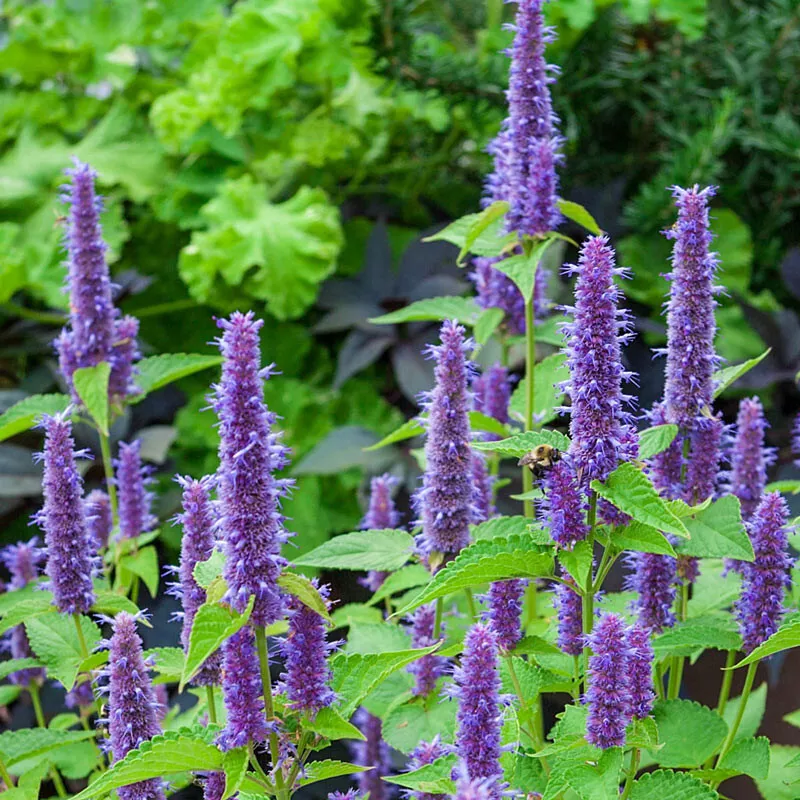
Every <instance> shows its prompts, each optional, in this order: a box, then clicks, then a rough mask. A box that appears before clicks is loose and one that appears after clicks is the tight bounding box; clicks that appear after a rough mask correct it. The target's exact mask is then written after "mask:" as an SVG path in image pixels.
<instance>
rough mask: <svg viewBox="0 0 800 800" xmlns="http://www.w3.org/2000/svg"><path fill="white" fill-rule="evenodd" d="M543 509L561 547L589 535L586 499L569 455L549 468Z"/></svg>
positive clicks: (552, 535)
mask: <svg viewBox="0 0 800 800" xmlns="http://www.w3.org/2000/svg"><path fill="white" fill-rule="evenodd" d="M540 510H541V517H542V521H543V522H544V524H545V526H546V527H547V528H548V529H549V530H550V536H551V537H552V538H553V541H554V542H555V543H556V544H557V545H558V546H559V547H564V548H567V549H570V548H572V547H573V546H574V545H575V544H576V542H581V541H583V540H584V539H585V538H586V537H587V536H588V535H589V525H588V524H587V522H586V501H585V499H584V497H583V496H582V495H581V492H580V490H579V488H578V482H577V478H576V476H575V470H574V468H573V466H572V462H571V459H569V458H568V457H565V458H562V459H561V460H560V461H556V462H555V463H554V464H553V466H552V467H551V468H550V469H549V470H548V471H547V476H546V477H545V496H544V500H543V501H542V503H541V506H540Z"/></svg>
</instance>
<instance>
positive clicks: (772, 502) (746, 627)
mask: <svg viewBox="0 0 800 800" xmlns="http://www.w3.org/2000/svg"><path fill="white" fill-rule="evenodd" d="M788 519H789V507H788V506H787V505H786V501H785V500H784V499H783V498H782V497H781V495H780V494H778V492H771V493H770V494H765V495H764V498H763V499H762V501H761V502H760V503H759V505H758V508H756V510H755V512H754V513H753V516H752V517H751V518H750V521H749V522H748V523H747V529H748V533H749V534H750V541H751V542H752V543H753V551H754V552H755V556H756V557H755V561H753V562H752V563H745V564H744V565H743V569H742V593H741V596H740V597H739V600H738V601H737V603H736V615H737V617H738V618H739V629H740V630H741V633H742V639H743V640H744V647H743V649H744V652H745V653H750V652H751V651H752V650H754V649H755V648H756V647H758V646H759V645H760V644H762V643H763V642H765V641H766V640H767V639H769V637H770V636H772V634H773V633H775V631H777V630H778V627H779V626H780V622H781V619H782V618H783V614H784V607H783V599H784V595H785V594H786V590H787V588H788V587H790V586H791V579H790V578H789V569H790V568H791V566H792V559H791V558H790V557H789V554H788V551H787V549H788V538H787V530H786V527H787V521H788Z"/></svg>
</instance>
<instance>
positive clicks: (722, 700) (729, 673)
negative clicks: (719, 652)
mask: <svg viewBox="0 0 800 800" xmlns="http://www.w3.org/2000/svg"><path fill="white" fill-rule="evenodd" d="M734 661H736V651H735V650H728V657H727V658H726V659H725V671H724V672H723V674H722V686H720V687H719V700H717V714H719V715H720V716H722V715H723V714H724V713H725V707H726V706H727V705H728V698H729V697H730V694H731V684H732V683H733V670H732V669H731V667H733V662H734Z"/></svg>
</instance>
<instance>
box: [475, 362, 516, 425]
mask: <svg viewBox="0 0 800 800" xmlns="http://www.w3.org/2000/svg"><path fill="white" fill-rule="evenodd" d="M510 400H511V382H510V380H509V376H508V370H507V369H506V368H505V367H504V366H503V365H502V364H497V363H495V364H492V366H490V367H487V368H486V369H485V370H484V371H483V372H482V373H481V374H480V375H478V377H477V378H475V380H473V381H472V407H473V408H474V409H475V411H480V412H481V413H482V414H486V416H487V417H492V419H496V420H497V421H498V422H501V423H502V424H503V425H505V424H506V423H507V422H508V404H509V402H510ZM483 438H484V439H485V440H486V441H495V440H497V439H499V438H500V436H498V435H497V434H495V433H484V434H483Z"/></svg>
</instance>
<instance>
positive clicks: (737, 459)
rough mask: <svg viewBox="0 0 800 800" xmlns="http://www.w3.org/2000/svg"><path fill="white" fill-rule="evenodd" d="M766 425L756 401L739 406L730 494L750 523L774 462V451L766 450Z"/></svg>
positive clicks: (742, 401) (753, 398) (744, 401)
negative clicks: (736, 500) (768, 470)
mask: <svg viewBox="0 0 800 800" xmlns="http://www.w3.org/2000/svg"><path fill="white" fill-rule="evenodd" d="M766 429H767V421H766V420H765V419H764V408H763V406H762V405H761V401H760V400H759V399H758V398H757V397H751V398H744V399H743V400H741V401H740V403H739V415H738V417H737V418H736V438H735V439H734V443H733V453H732V455H731V494H734V495H736V497H738V498H739V502H740V503H741V504H742V517H743V518H744V519H745V520H748V519H750V517H751V516H752V515H753V512H754V511H755V510H756V508H757V507H758V504H759V503H760V502H761V496H762V495H763V494H764V487H765V486H766V485H767V467H768V466H770V465H771V464H772V463H773V462H774V460H775V451H774V449H772V448H768V447H765V446H764V434H765V432H766Z"/></svg>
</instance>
